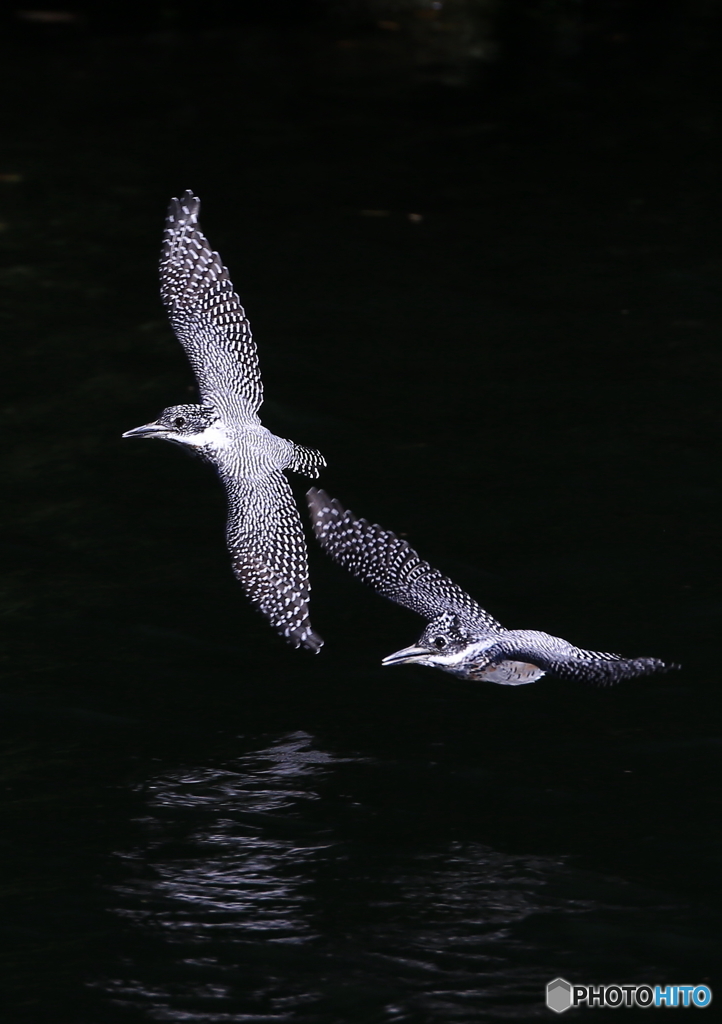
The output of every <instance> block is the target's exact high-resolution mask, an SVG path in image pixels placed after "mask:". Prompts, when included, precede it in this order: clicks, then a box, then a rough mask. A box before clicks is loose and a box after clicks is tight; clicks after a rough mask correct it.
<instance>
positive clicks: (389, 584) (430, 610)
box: [306, 487, 501, 629]
mask: <svg viewBox="0 0 722 1024" xmlns="http://www.w3.org/2000/svg"><path fill="white" fill-rule="evenodd" d="M306 497H307V500H308V506H309V509H310V511H311V519H312V521H313V529H314V533H315V534H316V537H317V539H318V542H319V544H320V545H321V547H322V548H323V549H324V551H325V552H326V553H327V554H329V555H330V556H331V558H333V559H334V561H336V562H338V564H339V565H342V566H343V567H344V568H345V569H348V570H349V572H351V573H352V574H353V575H354V576H357V577H358V579H360V580H363V582H364V583H368V585H369V586H371V587H373V588H374V590H376V591H378V593H379V594H383V596H384V597H388V598H389V599H390V600H391V601H395V602H396V604H400V605H403V606H404V607H405V608H410V609H411V610H412V611H414V612H418V613H419V615H423V616H425V618H427V619H434V618H436V616H437V615H441V614H443V613H444V612H452V613H453V614H455V615H458V616H459V618H460V619H462V620H463V621H464V622H466V623H473V624H475V625H476V626H481V627H483V628H489V629H501V626H500V625H499V623H498V622H497V621H496V619H494V618H493V617H492V616H491V615H489V613H488V612H486V611H484V609H483V608H481V607H480V606H479V605H478V604H477V603H476V601H474V599H473V598H471V597H469V595H468V594H467V593H466V591H464V590H462V589H461V587H458V586H457V585H456V584H455V583H452V581H451V580H450V579H448V577H446V576H444V575H443V573H440V572H439V571H438V569H433V568H432V567H431V566H430V565H429V563H428V562H424V561H423V559H421V558H419V556H418V555H417V553H416V552H415V551H414V549H413V548H412V547H411V546H410V545H409V544H407V542H406V541H405V540H402V539H401V538H400V537H397V536H396V535H395V534H393V533H391V532H390V531H389V530H382V529H381V527H380V526H375V525H372V524H371V523H368V522H367V521H366V520H365V519H358V518H357V517H356V516H355V515H354V514H353V513H352V512H349V511H348V509H345V508H344V507H343V506H342V505H341V503H340V502H339V501H337V500H336V499H335V498H329V496H328V495H327V494H326V492H325V491H323V490H320V489H317V488H315V487H312V488H311V490H310V491H309V492H308V494H307V495H306Z"/></svg>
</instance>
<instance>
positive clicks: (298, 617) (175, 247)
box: [123, 192, 326, 651]
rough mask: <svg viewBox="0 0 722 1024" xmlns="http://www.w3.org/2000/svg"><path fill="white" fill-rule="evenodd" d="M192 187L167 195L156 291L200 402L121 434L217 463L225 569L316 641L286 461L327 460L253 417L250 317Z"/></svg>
mask: <svg viewBox="0 0 722 1024" xmlns="http://www.w3.org/2000/svg"><path fill="white" fill-rule="evenodd" d="M199 209H200V200H199V199H198V198H196V197H195V196H194V195H193V193H192V192H186V193H185V194H184V195H183V196H182V197H181V198H180V199H171V201H170V205H169V207H168V214H167V216H166V222H165V231H164V234H163V246H162V250H161V259H160V293H161V298H162V300H163V304H164V305H165V307H166V310H167V311H168V317H169V319H170V323H171V326H172V328H173V330H174V331H175V333H176V336H177V338H178V340H179V341H180V343H181V345H182V346H183V349H184V350H185V353H186V355H187V357H188V360H189V362H190V364H191V368H192V370H193V373H194V375H195V378H196V382H197V384H198V391H199V397H200V402H199V403H198V404H195V405H173V406H171V407H170V408H168V409H164V410H163V412H162V413H161V414H160V416H159V417H158V419H157V420H155V421H154V422H153V423H147V424H145V425H144V426H142V427H136V428H135V429H134V430H128V431H127V432H126V433H125V434H123V437H151V438H152V437H155V438H160V439H161V440H164V441H172V442H173V443H174V444H179V445H183V446H184V447H185V448H186V449H190V450H191V451H192V452H194V453H195V454H197V455H200V456H201V458H203V459H204V460H205V461H206V462H209V463H211V465H212V466H214V467H215V469H216V471H217V473H218V475H219V476H220V478H221V481H222V482H223V486H224V487H225V490H226V495H227V498H228V522H227V527H226V539H227V543H228V550H229V551H230V554H231V562H232V566H233V572H234V573H235V575H236V577H237V578H238V579H239V580H240V582H241V585H242V586H243V588H244V590H245V592H246V594H247V595H248V597H249V598H250V600H251V602H252V604H254V605H255V606H256V607H257V608H258V609H260V611H261V612H262V613H263V615H265V616H266V618H267V619H268V621H269V622H270V623H271V625H272V626H273V627H274V629H276V630H277V631H278V632H279V633H280V634H281V635H282V636H283V637H285V639H286V640H287V641H288V642H289V643H290V644H292V645H293V646H294V647H306V648H308V649H309V650H312V651H318V650H320V648H321V646H322V644H323V641H322V640H321V638H320V637H319V636H318V634H317V633H315V632H314V631H313V629H312V627H311V622H310V619H309V613H308V598H309V591H310V586H309V582H308V559H307V552H306V542H305V540H304V536H303V529H302V527H301V519H300V516H299V514H298V509H297V508H296V503H295V501H294V498H293V494H292V491H291V488H290V486H289V483H288V480H287V479H286V477H285V475H284V470H289V469H290V470H293V471H294V472H296V473H303V474H305V475H306V476H309V477H311V478H312V479H314V478H316V477H317V476H318V474H319V471H320V470H321V468H322V467H323V466H325V465H326V462H325V460H324V458H323V456H322V455H321V454H320V453H319V452H317V451H314V450H313V449H311V448H304V447H303V446H302V445H299V444H295V443H294V442H293V441H287V440H286V439H285V438H282V437H276V436H275V434H272V433H271V432H270V431H269V430H267V429H266V427H264V426H263V425H262V424H261V421H260V419H259V416H258V410H259V408H260V406H261V403H262V401H263V385H262V383H261V373H260V370H259V366H258V354H257V352H256V345H255V342H254V341H253V338H252V336H251V327H250V324H249V323H248V320H247V318H246V314H245V312H244V310H243V307H242V306H241V303H240V300H239V298H238V295H237V294H236V293H235V291H234V290H233V285H232V284H231V280H230V278H229V276H228V270H227V269H226V267H225V266H224V265H223V263H222V262H221V258H220V256H219V255H218V253H217V252H214V251H213V250H212V249H211V247H210V246H209V244H208V241H207V239H206V237H205V235H204V234H203V232H202V231H201V229H200V227H199V225H198V211H199Z"/></svg>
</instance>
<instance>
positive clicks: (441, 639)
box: [432, 636, 449, 651]
mask: <svg viewBox="0 0 722 1024" xmlns="http://www.w3.org/2000/svg"><path fill="white" fill-rule="evenodd" d="M448 642H449V641H448V640H447V639H446V637H445V636H435V637H434V639H433V640H432V643H433V645H434V647H435V648H436V650H437V651H443V649H444V648H445V647H446V645H447V643H448Z"/></svg>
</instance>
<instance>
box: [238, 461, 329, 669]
mask: <svg viewBox="0 0 722 1024" xmlns="http://www.w3.org/2000/svg"><path fill="white" fill-rule="evenodd" d="M222 479H223V482H224V484H225V487H226V492H227V494H228V525H227V530H226V539H227V542H228V550H229V551H230V553H231V561H232V564H233V572H234V573H235V575H236V577H237V579H238V580H240V582H241V584H242V586H243V589H244V590H245V592H246V594H247V595H248V597H249V598H250V600H251V602H252V603H253V604H254V605H255V606H256V608H258V609H259V610H260V611H261V612H262V613H263V614H264V615H265V616H266V618H267V619H268V621H269V622H270V623H271V625H272V626H273V627H274V629H276V630H277V631H278V632H279V633H280V634H281V636H283V637H285V639H286V640H287V641H288V642H289V643H290V644H291V645H292V646H293V647H307V648H308V649H309V650H311V651H319V650H320V649H321V647H322V646H323V640H322V639H321V638H320V636H318V634H317V633H314V631H313V629H312V627H311V622H310V620H309V616H308V598H309V592H310V589H311V588H310V586H309V582H308V559H307V553H306V541H305V538H304V536H303V528H302V526H301V518H300V516H299V514H298V509H297V508H296V503H295V501H294V499H293V493H292V491H291V488H290V486H289V483H288V480H287V479H286V477H285V476H284V475H283V473H282V472H281V470H273V471H271V472H270V473H267V474H265V475H263V476H260V477H255V478H254V479H252V480H244V479H238V478H236V477H230V476H229V477H222Z"/></svg>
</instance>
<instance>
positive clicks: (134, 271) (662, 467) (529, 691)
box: [0, 35, 722, 1024]
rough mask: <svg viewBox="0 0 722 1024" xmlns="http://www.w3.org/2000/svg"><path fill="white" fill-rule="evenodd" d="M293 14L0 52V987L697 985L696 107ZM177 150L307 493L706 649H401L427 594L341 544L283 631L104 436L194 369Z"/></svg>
mask: <svg viewBox="0 0 722 1024" xmlns="http://www.w3.org/2000/svg"><path fill="white" fill-rule="evenodd" d="M251 43H252V45H251ZM315 45H319V46H320V44H318V43H316V44H315ZM304 46H307V47H311V42H309V41H308V40H306V43H304V45H303V46H302V45H300V44H299V43H298V40H296V41H295V42H294V40H293V39H290V38H288V37H282V38H280V39H277V38H275V37H268V38H267V37H265V36H263V35H258V36H255V37H253V39H252V40H251V42H250V43H249V42H248V41H247V40H246V41H245V42H244V40H243V39H237V38H235V37H234V38H233V39H229V40H228V41H227V42H225V43H224V42H222V41H220V40H218V39H207V40H205V41H203V40H199V39H196V40H190V39H176V40H174V39H172V38H162V39H155V40H150V41H144V42H137V41H132V40H97V39H96V40H85V41H78V42H76V43H73V45H72V46H65V47H63V46H56V45H55V44H52V45H51V44H50V43H48V45H47V47H46V49H43V50H38V49H32V48H31V49H28V50H17V51H13V52H12V53H6V55H5V56H6V60H5V63H4V68H5V71H4V76H5V93H6V95H7V94H9V93H10V92H15V93H16V94H18V95H22V96H23V97H24V103H21V104H18V105H17V106H15V107H13V108H11V107H7V108H6V109H5V110H4V111H3V114H2V118H3V129H4V138H5V140H6V143H7V145H6V148H5V152H4V156H3V166H2V168H0V172H2V174H3V175H4V177H3V178H2V180H0V190H2V192H1V193H0V202H1V203H2V215H1V216H0V220H2V223H3V231H2V233H0V247H2V255H3V269H2V279H3V284H4V285H5V295H6V299H7V301H6V302H5V304H4V310H3V314H2V315H3V318H4V328H5V330H4V336H5V351H6V353H7V356H8V361H7V365H6V369H5V374H4V378H3V379H4V382H5V386H4V400H3V415H4V427H3V433H4V437H5V441H6V443H5V445H4V451H5V466H4V472H3V476H4V480H5V484H6V493H7V499H8V500H7V502H6V513H5V520H4V525H3V531H2V546H3V549H4V553H5V556H6V557H5V561H6V565H7V566H8V573H7V575H6V577H5V579H6V582H5V584H4V587H3V592H2V609H3V614H4V622H5V624H6V639H5V644H4V655H3V661H4V666H3V667H4V673H3V680H2V687H1V689H0V704H1V706H2V710H3V727H2V753H3V758H2V766H3V767H2V789H3V794H4V797H5V800H4V808H3V818H4V823H5V826H6V828H5V830H4V838H3V840H2V882H3V886H2V888H3V898H4V909H3V914H2V929H3V932H4V938H5V942H4V944H3V945H4V948H5V953H4V963H5V968H6V973H5V980H4V982H3V988H4V990H5V994H6V995H8V996H9V998H10V1002H11V1005H12V1016H11V1017H10V1018H9V1019H12V1020H13V1021H21V1020H22V1021H24V1020H28V1021H33V1022H36V1021H45V1020H51V1021H54V1020H58V1021H62V1022H68V1024H71V1022H72V1024H104V1022H115V1021H120V1022H123V1021H132V1020H157V1021H181V1020H184V1021H185V1020H187V1021H209V1022H211V1021H212V1022H215V1021H218V1022H226V1021H234V1022H235V1021H291V1022H299V1024H306V1022H308V1024H311V1022H319V1024H345V1022H349V1024H350V1022H382V1021H389V1022H393V1021H409V1022H419V1024H426V1022H429V1024H431V1022H433V1024H436V1022H439V1024H448V1022H452V1021H475V1020H487V1019H488V1020H497V1019H499V1020H504V1019H510V1020H527V1019H535V1018H537V1017H545V1016H547V1017H548V1016H549V1012H548V1011H547V1010H546V1009H545V1007H544V1006H543V993H544V989H545V985H546V983H547V981H549V980H551V979H552V978H554V977H555V976H557V975H562V976H563V977H566V978H567V979H569V980H570V981H574V982H580V983H595V984H596V983H604V982H606V983H612V982H617V983H632V982H640V983H641V982H648V983H652V984H653V983H663V984H666V983H672V984H675V983H677V984H685V983H702V982H706V983H708V984H711V985H714V981H715V971H716V965H717V964H718V963H719V956H720V938H719V931H720V913H719V910H720V903H719V886H718V879H719V853H720V839H721V833H720V825H719V817H718V815H719V803H718V800H717V790H718V779H719V767H720V755H721V754H722V729H721V728H720V718H719V699H718V695H717V694H718V684H719V656H718V639H719V618H720V611H721V610H722V599H721V598H720V592H719V578H720V557H719V556H720V550H719V542H718V536H719V520H720V514H719V513H720V501H719V499H720V480H719V473H718V466H719V427H720V418H721V417H720V401H719V371H720V349H719V341H718V337H719V328H720V305H719V298H718V296H719V284H720V280H719V279H720V268H721V266H722V264H721V262H720V249H719V238H720V234H721V232H720V228H721V227H722V225H721V224H720V203H719V194H718V193H719V177H718V164H717V155H718V140H717V137H716V134H715V130H714V124H713V122H712V121H711V120H710V117H709V112H708V110H707V108H706V107H704V105H700V102H701V101H700V102H696V101H695V102H693V101H692V99H690V98H689V96H687V97H684V96H682V97H681V98H680V96H679V95H678V94H676V93H675V94H674V95H671V92H672V86H669V90H670V93H669V94H668V93H665V92H664V89H663V86H662V85H660V84H659V83H656V86H655V88H656V89H657V92H653V93H650V94H649V95H646V97H645V94H644V90H640V91H639V92H635V93H633V94H632V96H631V99H629V101H628V102H626V101H623V100H622V99H620V98H619V97H618V96H617V97H616V98H614V100H613V101H612V100H609V102H608V103H606V105H605V103H604V102H602V101H601V100H599V97H597V98H596V100H595V102H597V103H598V107H597V108H594V103H593V102H592V100H589V98H588V97H587V99H586V100H585V99H584V97H582V99H580V100H578V102H577V101H575V102H571V101H569V102H567V100H564V102H562V101H561V100H559V98H558V97H557V98H556V99H554V98H552V99H550V100H549V109H546V108H545V101H544V98H543V97H541V98H539V100H538V104H539V109H538V110H537V112H536V114H534V116H531V115H530V114H529V110H528V108H526V110H525V112H521V111H520V109H519V108H518V107H515V105H514V103H513V102H511V101H510V102H508V103H506V104H505V102H503V101H502V100H501V99H500V98H499V97H498V96H496V97H492V98H489V95H490V94H487V93H486V92H485V91H484V89H483V87H482V86H481V85H477V86H476V87H475V88H474V89H464V88H461V87H459V88H457V89H452V88H451V87H442V86H441V85H440V84H438V83H433V82H427V83H426V84H424V85H421V86H419V85H418V84H417V85H415V86H414V87H413V88H412V87H410V86H408V83H406V84H404V83H403V82H402V83H400V82H399V81H398V80H396V79H394V78H393V76H392V77H391V78H389V79H383V80H376V79H373V80H369V79H368V78H367V77H364V76H363V74H362V73H361V71H359V70H358V68H357V69H356V71H355V72H354V73H351V71H348V72H347V73H346V72H345V71H344V68H343V67H341V68H339V67H337V66H336V65H334V64H333V61H332V60H331V58H330V57H329V59H328V62H327V64H324V63H323V61H322V60H321V59H320V58H319V57H318V53H317V52H316V51H314V52H313V53H311V55H310V56H309V53H308V52H307V50H305V49H304ZM324 52H325V51H324ZM328 52H329V53H330V52H331V50H329V51H328ZM333 52H334V53H335V52H336V51H333ZM335 59H336V58H335V57H334V60H335ZM314 68H320V69H321V70H316V71H314ZM352 70H353V69H352ZM555 103H556V104H557V105H556V106H555V105H554V104H555ZM590 110H591V113H590ZM186 187H190V188H193V189H194V190H196V191H197V192H198V194H199V195H200V196H201V197H202V199H203V200H204V207H203V213H204V217H203V224H204V227H205V229H206V231H207V233H208V234H209V236H210V239H211V241H212V243H213V244H214V245H215V246H216V247H218V248H219V249H220V251H221V253H222V254H223V257H224V259H225V261H226V262H227V263H228V265H229V266H230V269H231V273H232V277H233V280H234V282H235V284H236V287H237V289H238V291H239V292H240V294H241V297H242V300H243V301H244V304H245V306H246V309H247V311H248V313H249V316H250V318H251V322H252V325H253V328H254V333H255V336H256V339H257V341H258V345H259V351H260V359H261V365H262V370H263V373H264V380H265V386H266V394H267V403H266V405H265V406H264V413H265V421H266V423H267V424H268V425H269V426H270V427H271V428H273V429H275V430H276V431H277V432H279V433H282V434H284V435H287V436H290V437H293V438H294V439H295V440H297V441H299V442H301V443H305V444H310V445H315V446H318V447H319V448H320V449H321V450H322V451H323V452H324V454H325V455H326V457H327V459H328V462H329V469H328V471H327V473H326V474H325V475H324V477H323V479H322V483H323V486H325V487H326V488H327V489H328V490H329V491H330V492H331V493H332V494H334V495H338V496H339V497H340V498H341V499H342V500H343V501H345V502H346V503H347V504H348V505H349V506H350V507H351V508H353V509H354V510H355V511H356V512H358V514H360V515H365V516H367V517H369V518H372V519H374V520H376V521H379V522H381V523H382V524H384V525H385V526H388V527H389V528H392V529H396V530H398V531H401V532H403V533H405V534H407V535H408V536H409V537H410V538H411V539H412V541H413V542H414V544H415V545H416V546H417V547H418V548H419V550H420V551H421V552H422V554H423V555H424V556H426V557H428V558H429V559H430V560H431V561H432V562H433V563H434V564H436V565H438V566H439V567H440V568H442V569H444V570H446V571H447V572H449V573H450V574H451V575H452V576H453V577H454V578H455V579H456V580H458V582H459V583H461V584H462V585H464V586H467V587H468V588H469V589H470V591H471V592H472V593H473V594H474V595H475V596H476V597H477V599H478V600H479V601H480V602H481V603H482V604H483V605H484V606H485V607H488V608H489V609H490V611H492V612H493V613H494V614H495V615H497V616H498V617H499V618H500V619H501V620H502V621H503V622H504V623H505V624H507V625H509V626H526V627H532V628H538V629H545V630H547V631H549V632H552V633H556V634H557V635H560V636H564V637H566V638H568V639H569V640H571V641H573V642H576V643H578V644H580V645H582V646H586V647H593V648H596V649H603V650H618V651H620V652H622V653H625V654H628V655H630V656H633V655H654V656H658V657H662V658H665V659H667V660H671V661H677V662H680V663H681V664H682V665H683V669H682V671H681V672H679V673H675V674H670V675H667V676H661V677H658V678H651V679H642V680H635V681H631V682H628V683H625V684H623V685H621V686H619V687H617V688H613V689H609V690H593V689H589V688H584V687H579V686H575V685H572V684H571V683H562V682H559V681H556V680H554V679H544V680H542V681H541V682H540V683H538V684H536V685H534V686H529V687H519V688H506V687H499V686H493V685H480V684H476V685H474V684H465V683H463V682H459V681H455V680H453V679H452V678H451V677H449V676H445V675H443V674H441V673H433V672H429V671H427V670H426V671H425V670H423V669H413V668H406V669H403V668H399V669H395V670H391V669H385V670H384V669H381V667H380V664H379V662H380V659H381V657H382V656H383V655H384V654H388V653H390V652H391V651H393V650H396V649H398V648H399V647H402V646H405V645H407V644H409V643H411V642H412V641H413V640H414V638H415V637H416V635H417V634H418V632H419V630H420V626H421V623H420V621H419V620H418V619H417V618H415V617H414V616H413V615H411V614H410V613H408V612H405V611H403V610H401V609H399V608H396V607H394V606H391V605H388V604H386V603H384V602H382V601H381V600H380V599H377V598H376V597H375V596H374V595H373V594H371V593H370V592H367V591H365V590H364V589H363V588H362V587H361V586H360V585H357V584H356V583H355V582H354V581H352V580H351V579H348V578H346V577H345V576H344V575H343V574H342V573H341V572H340V571H337V570H336V568H335V567H334V566H333V565H331V564H330V563H329V562H328V561H326V560H325V559H324V557H323V555H322V554H321V553H320V552H319V551H318V550H316V549H313V550H312V553H311V557H312V572H313V580H314V592H313V620H314V625H315V626H316V628H317V629H318V630H319V632H320V633H321V634H322V635H323V636H324V637H325V639H326V647H325V648H324V650H323V652H322V653H321V654H320V655H319V656H318V657H312V656H309V655H306V654H305V653H304V652H294V651H291V650H287V649H286V648H285V647H284V646H283V644H282V643H281V641H280V640H278V639H277V638H276V637H275V636H274V634H273V633H272V631H271V630H270V629H269V628H268V627H267V626H266V625H265V623H264V622H263V621H262V620H261V619H260V618H259V617H258V616H256V615H255V614H254V613H253V612H252V611H251V610H250V609H249V608H248V607H247V603H246V601H245V600H244V597H243V595H242V593H241V591H240V588H239V587H238V586H237V585H236V584H235V582H234V581H233V579H232V578H231V574H230V571H229V566H228V560H227V556H226V553H225V550H224V545H223V499H222V494H221V491H220V487H219V485H218V483H217V481H216V480H215V478H214V477H213V475H212V473H210V472H208V471H207V470H206V469H205V468H204V467H203V466H202V465H200V464H199V463H196V462H194V461H193V460H191V459H187V458H185V457H183V455H182V453H179V452H177V451H175V450H174V449H173V448H172V447H171V446H162V445H155V446H154V445H150V444H149V445H141V444H130V443H128V442H121V441H120V434H121V432H122V431H123V430H126V429H128V428H130V427H133V426H136V425H138V424H140V423H143V422H146V421H148V420H149V419H151V418H153V417H154V416H155V415H157V413H158V412H159V411H160V410H161V409H162V408H163V407H164V406H165V405H168V404H171V403H176V402H182V401H184V400H188V396H189V395H190V393H191V392H190V391H189V388H190V387H191V385H192V378H191V376H190V371H189V370H188V367H187V366H186V365H185V363H184V359H183V355H182V353H181V351H180V348H179V346H178V345H177V343H176V342H175V341H174V339H173V337H172V335H171V333H170V330H169V328H168V326H167V324H166V322H165V319H164V315H163V311H162V308H161V306H160V303H159V300H158V298H157V277H156V267H155V265H156V255H157V250H158V245H159V239H160V231H161V226H162V219H163V214H164V209H165V204H166V202H167V199H168V197H169V196H170V195H172V194H177V193H178V192H179V190H182V189H184V188H186ZM409 214H415V215H417V216H415V217H412V218H410V217H409ZM304 489H305V488H304V484H303V482H302V481H300V482H299V484H298V487H297V493H298V495H299V497H300V496H302V494H303V491H304ZM719 994H720V995H722V993H719ZM630 1012H631V1013H632V1016H634V1012H633V1011H627V1013H630ZM713 1012H714V1011H708V1013H707V1018H706V1019H710V1020H711V1019H712V1013H713ZM650 1014H652V1015H654V1011H650ZM593 1016H594V1015H593ZM625 1019H626V1017H625Z"/></svg>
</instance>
